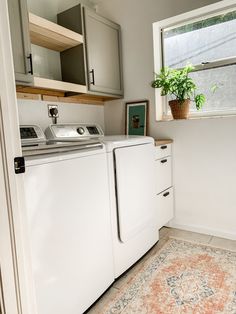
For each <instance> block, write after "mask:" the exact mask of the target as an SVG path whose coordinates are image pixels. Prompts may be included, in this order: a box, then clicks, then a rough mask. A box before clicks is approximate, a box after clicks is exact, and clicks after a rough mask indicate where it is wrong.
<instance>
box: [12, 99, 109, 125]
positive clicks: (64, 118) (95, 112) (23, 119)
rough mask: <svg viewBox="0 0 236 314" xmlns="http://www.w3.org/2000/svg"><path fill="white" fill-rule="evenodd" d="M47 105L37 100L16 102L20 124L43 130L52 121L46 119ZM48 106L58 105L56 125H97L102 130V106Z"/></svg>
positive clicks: (60, 104)
mask: <svg viewBox="0 0 236 314" xmlns="http://www.w3.org/2000/svg"><path fill="white" fill-rule="evenodd" d="M49 103H50V102H49ZM49 103H48V102H46V101H37V100H18V108H19V120H20V124H36V125H39V126H41V127H42V129H43V130H45V128H46V127H47V126H48V125H49V124H51V123H52V119H51V118H49V117H48V104H49ZM50 104H53V105H55V104H56V105H58V111H59V118H58V123H76V122H84V123H98V124H99V125H100V126H101V127H102V128H103V129H104V107H103V106H99V105H85V104H81V105H80V104H67V103H52V102H51V103H50Z"/></svg>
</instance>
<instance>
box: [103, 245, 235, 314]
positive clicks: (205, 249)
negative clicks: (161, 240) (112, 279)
mask: <svg viewBox="0 0 236 314" xmlns="http://www.w3.org/2000/svg"><path fill="white" fill-rule="evenodd" d="M103 313H104V314H121V313H122V314H185V313H186V314H218V313H225V314H236V252H230V251H226V250H222V249H217V248H213V247H210V246H205V245H200V244H195V243H190V242H185V241H181V240H177V239H170V240H169V241H168V242H167V243H166V244H165V245H164V247H163V248H162V249H161V250H160V251H159V252H158V253H157V254H156V255H154V256H152V257H151V258H150V259H149V260H148V261H147V262H146V263H145V265H144V267H143V268H142V269H141V271H139V272H138V273H137V274H136V275H135V276H134V278H133V279H132V280H131V282H129V283H128V284H126V285H124V286H123V287H122V288H121V291H120V292H119V293H118V295H116V297H115V298H114V299H113V300H112V301H110V302H109V304H107V305H106V306H105V308H104V311H103Z"/></svg>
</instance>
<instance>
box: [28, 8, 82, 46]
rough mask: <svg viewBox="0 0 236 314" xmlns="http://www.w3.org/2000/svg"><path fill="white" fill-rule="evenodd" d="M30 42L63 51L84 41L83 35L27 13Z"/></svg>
mask: <svg viewBox="0 0 236 314" xmlns="http://www.w3.org/2000/svg"><path fill="white" fill-rule="evenodd" d="M29 29H30V38H31V42H32V44H35V45H38V46H41V47H45V48H48V49H51V50H55V51H64V50H67V49H69V48H72V47H75V46H78V45H80V44H82V43H83V42H84V39H83V36H82V35H80V34H78V33H76V32H73V31H71V30H69V29H67V28H65V27H62V26H60V25H58V24H56V23H53V22H50V21H48V20H46V19H44V18H42V17H39V16H37V15H34V14H33V13H29Z"/></svg>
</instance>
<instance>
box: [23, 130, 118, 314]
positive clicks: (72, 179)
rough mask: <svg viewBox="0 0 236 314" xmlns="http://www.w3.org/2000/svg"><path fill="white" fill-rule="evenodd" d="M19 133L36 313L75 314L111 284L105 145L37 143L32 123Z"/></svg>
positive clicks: (39, 139) (68, 134) (87, 141)
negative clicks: (23, 168) (24, 168)
mask: <svg viewBox="0 0 236 314" xmlns="http://www.w3.org/2000/svg"><path fill="white" fill-rule="evenodd" d="M80 127H81V128H82V126H80ZM58 128H59V129H60V132H61V128H60V127H58ZM88 130H90V129H88ZM20 131H21V137H22V143H23V145H24V147H23V155H24V157H25V166H26V172H25V175H24V183H25V191H26V204H27V216H28V223H29V238H30V244H31V259H32V267H33V278H34V284H35V296H36V302H37V310H38V314H53V313H56V314H65V313H66V314H81V313H83V312H84V311H85V310H86V309H87V308H88V307H89V306H91V305H92V303H93V302H94V301H95V300H96V299H97V298H98V297H99V296H100V295H101V294H102V293H103V292H104V291H105V290H106V289H107V288H108V287H109V286H110V285H111V283H112V282H113V281H114V267H113V253H112V233H111V215H110V204H109V184H108V169H107V154H106V150H105V147H104V145H103V144H102V143H101V142H100V141H98V140H97V139H90V138H88V136H87V137H86V139H85V140H82V139H81V141H76V142H72V143H65V142H51V141H50V142H48V141H47V142H46V141H45V138H44V143H42V133H41V132H38V131H37V127H35V126H22V127H21V128H20ZM80 131H81V130H79V129H78V131H77V132H78V134H79V132H80ZM90 131H91V132H93V131H94V130H93V129H91V130H90ZM71 132H72V131H71V129H70V128H67V129H64V133H63V134H64V136H65V137H67V138H68V139H70V137H71V138H73V137H74V136H73V134H74V133H73V132H74V131H73V132H72V133H71ZM65 133H66V135H65ZM37 134H38V135H39V136H38V135H37ZM33 140H34V141H33ZM38 142H40V143H38Z"/></svg>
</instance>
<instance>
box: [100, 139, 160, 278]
mask: <svg viewBox="0 0 236 314" xmlns="http://www.w3.org/2000/svg"><path fill="white" fill-rule="evenodd" d="M101 140H102V142H103V143H104V144H105V146H106V150H107V154H108V173H109V189H110V204H111V209H112V211H111V212H112V232H113V252H114V266H115V278H117V277H119V276H120V275H121V274H122V273H123V272H124V271H126V270H127V269H128V268H129V267H130V266H132V265H133V264H134V263H135V262H136V261H137V260H138V259H140V258H141V257H142V256H143V255H144V254H145V253H146V252H147V251H148V250H149V249H150V248H151V247H152V246H153V245H154V244H155V243H156V242H157V241H158V240H159V233H158V230H157V226H156V218H155V217H156V208H155V164H154V140H153V138H151V137H144V136H143V137H141V136H105V137H103V138H101Z"/></svg>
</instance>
